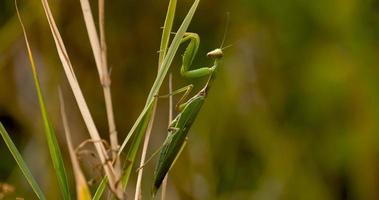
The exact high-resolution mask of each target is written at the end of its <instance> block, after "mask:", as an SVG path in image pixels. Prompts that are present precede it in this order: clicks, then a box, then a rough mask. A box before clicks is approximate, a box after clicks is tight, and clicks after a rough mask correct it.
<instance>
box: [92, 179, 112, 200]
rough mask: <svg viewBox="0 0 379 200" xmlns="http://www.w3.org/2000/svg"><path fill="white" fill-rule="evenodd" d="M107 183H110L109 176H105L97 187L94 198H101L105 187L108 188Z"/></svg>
mask: <svg viewBox="0 0 379 200" xmlns="http://www.w3.org/2000/svg"><path fill="white" fill-rule="evenodd" d="M107 184H108V179H107V176H104V177H103V179H102V180H101V182H100V184H99V186H98V187H97V189H96V192H95V195H94V196H93V198H92V200H100V198H101V196H102V195H103V192H104V190H105V188H107Z"/></svg>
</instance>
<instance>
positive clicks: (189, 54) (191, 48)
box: [180, 33, 215, 78]
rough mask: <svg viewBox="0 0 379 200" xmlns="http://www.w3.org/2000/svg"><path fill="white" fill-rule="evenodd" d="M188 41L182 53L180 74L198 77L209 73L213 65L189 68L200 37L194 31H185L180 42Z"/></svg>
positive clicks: (197, 48)
mask: <svg viewBox="0 0 379 200" xmlns="http://www.w3.org/2000/svg"><path fill="white" fill-rule="evenodd" d="M187 41H190V42H189V44H188V46H187V48H186V50H185V51H184V54H183V61H182V67H181V68H180V74H181V75H182V76H184V77H187V78H198V77H203V76H206V75H209V74H211V73H212V72H213V71H214V69H215V67H201V68H197V69H193V70H191V69H190V68H191V65H192V63H193V60H194V59H195V56H196V54H197V51H198V50H199V46H200V37H199V35H198V34H196V33H185V34H184V38H183V39H182V41H181V43H184V42H187Z"/></svg>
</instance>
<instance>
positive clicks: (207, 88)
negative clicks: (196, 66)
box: [199, 58, 221, 96]
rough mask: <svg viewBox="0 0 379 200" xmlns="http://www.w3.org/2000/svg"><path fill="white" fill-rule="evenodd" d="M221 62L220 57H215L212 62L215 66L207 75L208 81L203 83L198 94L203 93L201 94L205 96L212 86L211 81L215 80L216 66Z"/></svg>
mask: <svg viewBox="0 0 379 200" xmlns="http://www.w3.org/2000/svg"><path fill="white" fill-rule="evenodd" d="M220 63H221V59H220V58H216V59H215V62H214V65H213V67H214V68H215V69H214V71H213V72H212V73H211V74H210V75H209V77H208V81H207V83H206V84H205V86H204V87H203V89H201V90H200V92H199V94H200V95H203V96H207V94H208V92H209V89H210V88H211V86H212V83H213V81H214V80H215V78H216V72H217V70H218V67H219V65H220Z"/></svg>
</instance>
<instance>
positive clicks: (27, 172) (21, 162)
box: [0, 122, 46, 200]
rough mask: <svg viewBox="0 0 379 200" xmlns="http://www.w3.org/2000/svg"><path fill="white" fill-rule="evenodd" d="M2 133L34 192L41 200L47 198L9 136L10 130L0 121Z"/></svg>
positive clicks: (0, 131) (0, 132)
mask: <svg viewBox="0 0 379 200" xmlns="http://www.w3.org/2000/svg"><path fill="white" fill-rule="evenodd" d="M0 134H1V137H2V138H3V140H4V142H5V144H6V145H7V147H8V149H9V151H10V152H11V154H12V156H13V158H14V159H15V160H16V162H17V165H18V167H19V168H20V170H21V172H22V174H24V176H25V178H26V180H27V181H28V183H29V184H30V186H31V187H32V189H33V191H34V193H36V195H37V197H38V198H39V199H41V200H45V199H46V197H45V195H44V194H43V192H42V190H41V188H40V187H39V185H38V184H37V181H36V180H35V179H34V177H33V175H32V173H31V172H30V170H29V168H28V166H27V165H26V163H25V161H24V159H22V156H21V154H20V152H19V151H18V150H17V147H16V146H15V145H14V143H13V141H12V139H11V138H10V137H9V134H8V132H7V131H6V130H5V128H4V126H3V124H2V123H1V122H0Z"/></svg>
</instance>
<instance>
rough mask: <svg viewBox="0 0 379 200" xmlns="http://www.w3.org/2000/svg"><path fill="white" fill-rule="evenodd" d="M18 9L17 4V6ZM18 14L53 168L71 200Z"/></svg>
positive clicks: (53, 132)
mask: <svg viewBox="0 0 379 200" xmlns="http://www.w3.org/2000/svg"><path fill="white" fill-rule="evenodd" d="M16 9H17V4H16ZM17 14H18V17H19V20H20V24H21V27H22V31H23V33H24V38H25V43H26V47H27V52H28V56H29V61H30V65H31V68H32V73H33V79H34V84H35V87H36V91H37V96H38V102H39V105H40V110H41V115H42V119H43V124H44V128H45V136H46V140H47V144H48V147H49V151H50V156H51V159H52V161H53V167H54V170H55V173H56V175H57V179H58V183H59V187H60V189H61V192H62V196H63V199H65V200H69V199H71V198H70V191H69V184H68V180H67V175H66V170H65V167H64V163H63V158H62V154H61V151H60V149H59V145H58V141H57V138H56V135H55V131H54V128H53V126H52V125H51V123H50V121H49V117H48V114H47V111H46V106H45V101H44V98H43V95H42V91H41V86H40V82H39V78H38V74H37V70H36V67H35V62H34V59H33V54H32V50H31V48H30V45H29V40H28V37H27V35H26V31H25V28H24V25H23V23H22V20H21V16H20V14H19V12H18V9H17Z"/></svg>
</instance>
